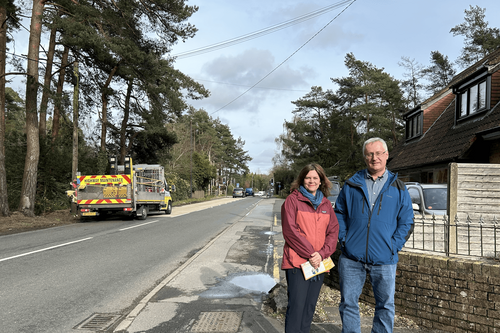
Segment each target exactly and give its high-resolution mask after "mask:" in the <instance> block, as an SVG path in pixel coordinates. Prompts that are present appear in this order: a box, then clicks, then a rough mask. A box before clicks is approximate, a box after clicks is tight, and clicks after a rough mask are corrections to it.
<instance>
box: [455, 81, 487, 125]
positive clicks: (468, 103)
mask: <svg viewBox="0 0 500 333" xmlns="http://www.w3.org/2000/svg"><path fill="white" fill-rule="evenodd" d="M454 93H455V95H456V98H457V100H456V103H455V104H456V111H457V113H456V114H457V117H456V119H457V121H461V120H465V119H467V118H469V117H472V116H474V115H476V114H478V113H482V112H484V111H487V110H489V109H490V96H491V76H487V77H484V75H481V76H480V78H479V80H478V79H476V80H474V81H469V82H467V83H465V84H462V85H461V86H460V87H457V88H456V89H455V90H454Z"/></svg>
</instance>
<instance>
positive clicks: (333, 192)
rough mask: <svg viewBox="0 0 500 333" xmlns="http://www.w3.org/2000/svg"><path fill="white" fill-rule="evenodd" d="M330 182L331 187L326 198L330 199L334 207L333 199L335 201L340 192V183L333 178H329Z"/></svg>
mask: <svg viewBox="0 0 500 333" xmlns="http://www.w3.org/2000/svg"><path fill="white" fill-rule="evenodd" d="M330 182H331V183H332V189H331V190H330V195H329V196H328V200H330V201H331V203H332V207H333V208H335V201H337V197H338V196H339V194H340V183H339V182H337V181H335V180H333V181H332V180H330Z"/></svg>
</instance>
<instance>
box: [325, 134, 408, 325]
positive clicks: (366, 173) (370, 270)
mask: <svg viewBox="0 0 500 333" xmlns="http://www.w3.org/2000/svg"><path fill="white" fill-rule="evenodd" d="M363 155H364V158H365V163H366V166H367V168H366V169H364V170H361V171H358V172H357V173H356V174H355V175H354V176H353V177H351V178H350V179H349V180H347V181H346V182H345V184H344V186H343V188H342V191H341V192H340V194H339V196H338V198H337V202H336V203H335V213H336V215H337V219H338V222H339V242H340V244H341V250H342V253H341V255H340V258H339V263H338V271H339V277H340V292H341V302H340V305H339V312H340V317H341V319H342V332H343V333H350V332H358V333H359V332H361V323H360V317H359V306H358V300H359V296H360V294H361V291H362V289H363V285H364V283H365V279H366V274H369V275H370V281H371V284H372V288H373V293H374V297H375V302H376V307H375V316H374V318H373V326H372V332H376V333H382V332H392V331H393V327H394V313H395V306H394V294H395V291H396V266H397V262H398V252H399V251H400V250H401V249H402V248H403V245H404V244H405V242H406V241H407V240H408V237H410V235H411V233H412V231H413V209H412V205H411V199H410V195H409V194H408V191H407V190H406V187H405V185H404V184H403V182H402V181H400V180H398V179H397V175H396V174H394V173H392V172H390V171H388V170H387V169H386V164H387V159H388V158H389V153H388V151H387V144H386V143H385V141H384V140H382V139H380V138H372V139H369V140H367V141H366V142H365V143H364V145H363Z"/></svg>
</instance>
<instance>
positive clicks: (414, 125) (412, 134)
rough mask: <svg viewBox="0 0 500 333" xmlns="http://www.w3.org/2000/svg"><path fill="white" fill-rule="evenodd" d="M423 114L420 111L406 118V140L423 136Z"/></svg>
mask: <svg viewBox="0 0 500 333" xmlns="http://www.w3.org/2000/svg"><path fill="white" fill-rule="evenodd" d="M422 126H423V112H422V110H420V109H419V110H418V111H417V112H414V113H411V114H409V115H408V116H406V140H411V139H413V138H416V137H418V136H421V135H422Z"/></svg>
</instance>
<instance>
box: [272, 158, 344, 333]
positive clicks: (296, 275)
mask: <svg viewBox="0 0 500 333" xmlns="http://www.w3.org/2000/svg"><path fill="white" fill-rule="evenodd" d="M330 187H331V184H330V181H329V180H328V178H326V175H325V171H324V170H323V168H322V167H321V166H320V165H318V164H315V163H312V164H308V165H306V166H305V167H304V168H303V169H302V170H301V171H300V173H299V176H298V177H297V179H296V180H295V181H294V182H293V183H292V186H291V189H290V192H291V193H290V195H289V196H288V198H286V200H285V202H284V203H283V205H282V206H281V223H282V229H283V236H284V238H285V246H284V247H283V262H282V265H281V269H283V270H285V274H286V281H287V284H288V306H287V310H286V318H285V332H286V333H293V332H300V333H307V332H309V330H310V328H311V323H312V319H313V315H314V310H315V309H316V302H317V301H318V296H319V292H320V290H321V286H322V285H323V279H324V274H320V275H317V276H315V277H313V278H311V279H309V280H305V278H304V275H303V273H302V270H301V268H300V265H301V264H303V263H305V262H307V261H309V262H310V263H311V265H312V266H313V267H314V268H318V267H319V265H320V263H321V261H322V260H323V259H326V258H328V257H330V256H331V255H332V254H333V252H334V251H335V248H336V247H337V237H338V233H339V224H338V222H337V217H336V216H335V213H334V211H333V209H332V204H331V202H330V200H328V199H327V197H328V194H329V193H330Z"/></svg>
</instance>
